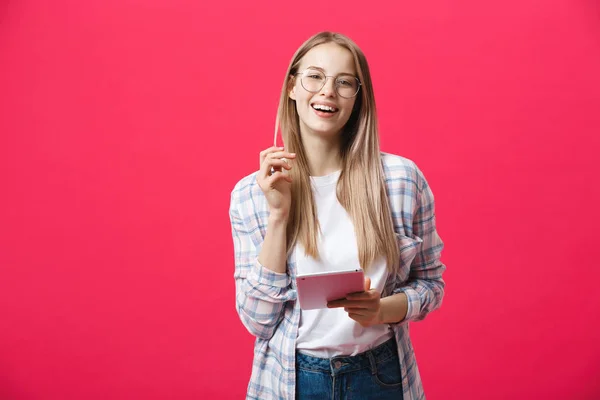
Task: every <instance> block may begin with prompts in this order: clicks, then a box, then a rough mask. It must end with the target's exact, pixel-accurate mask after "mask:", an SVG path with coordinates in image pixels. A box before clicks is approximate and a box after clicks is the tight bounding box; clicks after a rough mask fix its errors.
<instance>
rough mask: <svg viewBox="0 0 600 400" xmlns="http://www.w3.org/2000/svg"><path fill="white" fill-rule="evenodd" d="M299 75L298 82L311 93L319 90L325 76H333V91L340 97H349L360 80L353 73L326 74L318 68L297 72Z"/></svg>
mask: <svg viewBox="0 0 600 400" xmlns="http://www.w3.org/2000/svg"><path fill="white" fill-rule="evenodd" d="M295 75H300V84H301V85H302V87H303V88H304V89H306V90H307V91H309V92H311V93H317V92H320V91H321V89H323V87H324V86H325V83H326V82H327V78H335V91H336V92H337V94H339V95H340V96H341V97H344V98H346V99H350V98H352V97H354V96H356V94H357V93H358V91H359V90H360V85H361V83H360V81H359V80H358V78H357V77H355V76H353V75H346V74H341V75H337V76H328V75H325V74H324V73H323V71H320V70H318V69H312V68H309V69H307V70H305V71H304V72H298V73H296V74H295Z"/></svg>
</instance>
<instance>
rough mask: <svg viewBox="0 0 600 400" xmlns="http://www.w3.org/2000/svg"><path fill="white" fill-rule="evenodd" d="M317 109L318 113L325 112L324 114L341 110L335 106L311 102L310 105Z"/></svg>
mask: <svg viewBox="0 0 600 400" xmlns="http://www.w3.org/2000/svg"><path fill="white" fill-rule="evenodd" d="M310 106H311V107H312V108H313V109H314V110H315V111H317V112H318V113H324V114H335V113H336V112H338V111H339V110H338V109H337V108H335V107H332V106H326V105H324V104H311V105H310Z"/></svg>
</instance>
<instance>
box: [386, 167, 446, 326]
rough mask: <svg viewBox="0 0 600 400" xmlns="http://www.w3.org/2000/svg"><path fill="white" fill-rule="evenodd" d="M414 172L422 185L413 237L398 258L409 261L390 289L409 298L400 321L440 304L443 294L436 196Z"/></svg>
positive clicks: (419, 316)
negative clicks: (405, 274)
mask: <svg viewBox="0 0 600 400" xmlns="http://www.w3.org/2000/svg"><path fill="white" fill-rule="evenodd" d="M417 176H418V178H419V181H420V183H421V185H420V186H421V188H420V189H418V190H417V193H416V194H417V196H416V211H415V215H414V217H413V225H412V232H413V237H412V240H410V243H408V244H407V245H406V246H404V248H402V246H401V248H400V257H401V261H400V262H401V263H402V262H411V264H410V270H409V275H408V279H407V280H406V281H405V282H403V283H402V284H400V285H398V287H396V288H395V289H394V290H393V293H405V294H406V297H407V298H408V311H407V313H406V317H405V318H404V320H402V321H401V322H400V323H404V322H410V321H419V320H422V319H424V318H425V317H426V316H427V314H429V313H430V312H432V311H434V310H436V309H437V308H439V307H440V306H441V304H442V299H443V297H444V288H445V283H444V280H443V279H442V274H443V273H444V271H445V270H446V266H445V265H444V264H443V263H442V262H441V261H440V257H441V253H442V249H443V248H444V243H443V241H442V239H441V238H440V236H439V235H438V232H437V229H436V223H435V199H434V196H433V192H432V191H431V188H430V186H429V184H428V183H427V181H426V179H425V177H424V176H423V174H422V172H421V171H420V170H419V169H418V168H417ZM418 187H419V185H417V188H418ZM410 260H412V261H410Z"/></svg>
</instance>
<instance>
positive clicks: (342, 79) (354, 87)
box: [335, 75, 358, 98]
mask: <svg viewBox="0 0 600 400" xmlns="http://www.w3.org/2000/svg"><path fill="white" fill-rule="evenodd" d="M335 87H336V88H337V92H338V94H339V95H340V96H342V97H346V98H349V97H354V96H355V95H356V93H358V79H356V78H355V77H354V76H344V75H342V76H339V77H338V78H337V80H336V81H335Z"/></svg>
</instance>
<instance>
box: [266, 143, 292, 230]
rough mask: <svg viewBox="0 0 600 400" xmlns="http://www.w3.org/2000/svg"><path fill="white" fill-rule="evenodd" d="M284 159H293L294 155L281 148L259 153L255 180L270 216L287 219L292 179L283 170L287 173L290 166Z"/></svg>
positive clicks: (290, 202)
mask: <svg viewBox="0 0 600 400" xmlns="http://www.w3.org/2000/svg"><path fill="white" fill-rule="evenodd" d="M284 158H285V159H293V158H296V154H295V153H288V152H286V151H284V150H283V148H282V147H270V148H268V149H266V150H263V151H261V152H260V170H259V172H258V175H257V177H256V180H257V181H258V185H259V186H260V188H261V189H262V191H263V193H264V194H265V197H266V198H267V202H268V203H269V210H270V213H271V215H274V216H276V217H278V218H283V219H287V217H288V215H289V213H290V207H291V204H292V188H291V186H292V178H291V177H290V176H289V175H288V174H287V173H286V172H284V170H287V171H289V170H290V169H292V166H291V165H290V164H289V163H288V162H286V161H285V160H283V159H284ZM272 171H274V172H273V173H271V172H272Z"/></svg>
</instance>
